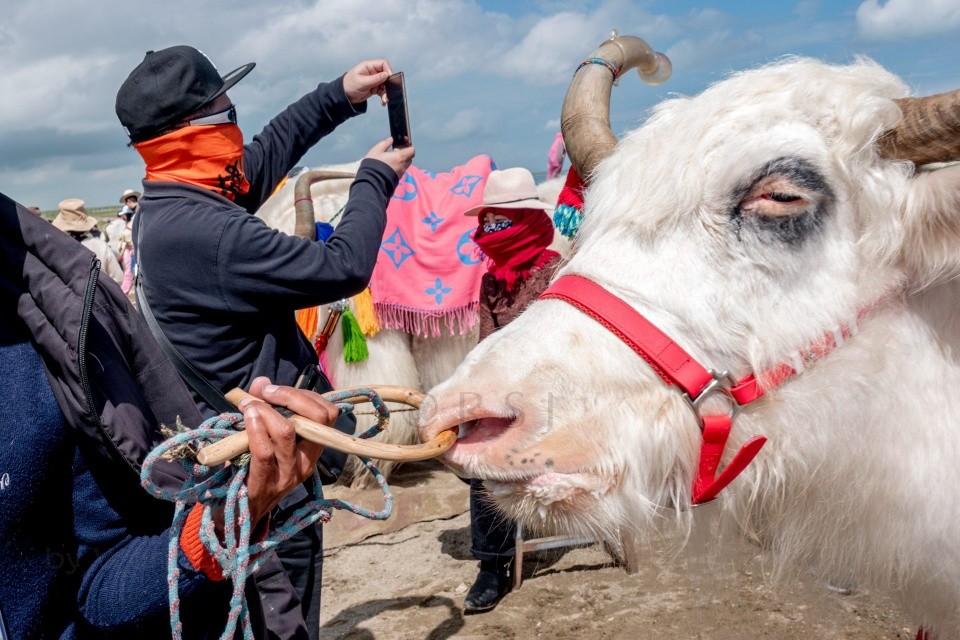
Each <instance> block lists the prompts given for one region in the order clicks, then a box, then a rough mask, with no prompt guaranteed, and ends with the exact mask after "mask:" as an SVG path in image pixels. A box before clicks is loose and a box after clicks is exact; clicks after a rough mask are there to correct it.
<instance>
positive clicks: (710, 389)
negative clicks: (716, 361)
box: [683, 369, 741, 428]
mask: <svg viewBox="0 0 960 640" xmlns="http://www.w3.org/2000/svg"><path fill="white" fill-rule="evenodd" d="M707 371H708V372H709V373H710V375H711V376H712V377H713V380H711V381H710V382H708V383H707V386H705V387H704V388H703V389H702V390H701V391H700V393H699V394H698V395H697V397H696V398H691V397H690V396H689V395H687V394H686V393H684V394H683V399H684V400H686V401H687V404H689V405H690V408H691V409H692V410H693V413H694V415H696V416H697V419H698V420H700V423H701V428H702V424H703V414H702V413H701V412H700V411H701V405H703V401H704V400H706V399H707V398H709V397H710V396H711V395H714V394H717V393H719V394H722V395H723V397H724V398H726V401H727V404H728V405H729V408H728V409H727V415H728V416H730V420H733V419H734V418H735V417H736V415H737V413H739V412H740V407H741V405H740V403H739V402H737V399H736V398H734V397H733V394H732V393H730V389H731V388H732V387H733V386H734V385H735V384H736V383H737V381H736V380H735V379H734V377H733V376H732V375H731V374H730V372H729V371H714V370H713V369H708V370H707Z"/></svg>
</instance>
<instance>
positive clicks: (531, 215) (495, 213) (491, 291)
mask: <svg viewBox="0 0 960 640" xmlns="http://www.w3.org/2000/svg"><path fill="white" fill-rule="evenodd" d="M552 208H553V207H552V206H551V205H548V204H546V203H544V202H541V201H540V200H538V199H537V188H536V185H535V184H534V181H533V175H532V174H531V173H530V172H529V171H527V170H526V169H523V168H513V169H504V170H502V171H493V172H491V173H490V176H489V177H488V178H487V183H486V185H485V186H484V189H483V204H481V205H479V206H477V207H474V208H472V209H469V210H467V211H466V212H465V215H468V216H477V217H478V225H477V230H476V231H475V232H474V235H473V240H474V242H476V243H477V246H479V247H480V250H481V251H483V253H484V255H486V256H487V260H488V262H487V273H485V274H483V278H482V279H481V281H480V309H479V314H478V315H479V321H480V336H479V337H480V340H483V339H484V338H486V337H487V336H489V335H490V334H491V333H493V332H495V331H497V330H498V329H501V328H502V327H504V326H506V325H507V324H509V323H510V322H512V321H513V320H514V319H515V318H516V317H517V316H519V315H520V314H521V313H523V311H524V310H525V309H526V308H527V307H528V306H530V304H531V303H532V302H533V301H534V300H536V299H537V297H539V295H540V294H541V293H543V291H544V290H545V289H546V288H547V285H548V284H550V279H551V278H552V277H553V274H554V272H555V271H556V270H557V267H558V266H559V265H560V254H558V253H557V252H556V251H551V250H550V249H549V248H548V247H549V246H550V244H551V243H552V242H553V236H554V232H553V224H552V223H551V222H550V218H549V217H548V216H547V214H546V213H545V211H546V210H549V209H552ZM470 535H471V539H472V545H471V549H470V550H471V552H472V553H473V555H474V556H475V557H476V558H477V559H478V560H479V561H480V572H479V573H478V574H477V578H476V580H475V581H474V583H473V586H472V587H470V590H469V591H468V592H467V596H466V598H464V601H463V607H464V611H465V612H466V613H480V612H483V611H489V610H490V609H493V608H494V607H495V606H497V603H498V602H499V601H500V600H501V599H502V598H503V596H505V595H506V594H507V592H508V591H509V590H510V583H511V582H510V577H511V572H510V567H511V564H512V562H513V558H514V554H515V551H516V544H515V537H516V524H515V523H514V522H513V521H512V520H509V519H507V518H505V517H504V516H503V515H502V514H500V513H499V512H497V511H496V509H495V508H494V507H493V504H491V503H490V501H489V499H488V498H487V496H486V493H485V489H484V487H483V481H481V480H476V479H473V480H471V481H470Z"/></svg>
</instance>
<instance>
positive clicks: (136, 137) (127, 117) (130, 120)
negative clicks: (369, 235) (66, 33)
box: [116, 45, 256, 142]
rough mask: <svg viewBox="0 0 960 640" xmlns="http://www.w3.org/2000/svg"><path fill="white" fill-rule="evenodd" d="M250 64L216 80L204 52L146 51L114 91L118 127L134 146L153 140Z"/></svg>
mask: <svg viewBox="0 0 960 640" xmlns="http://www.w3.org/2000/svg"><path fill="white" fill-rule="evenodd" d="M254 66H256V63H254V62H250V63H247V64H245V65H243V66H242V67H239V68H237V69H234V70H233V71H231V72H230V73H228V74H227V75H225V76H223V77H221V76H220V73H219V72H218V71H217V68H216V67H214V66H213V63H212V62H210V59H209V58H207V56H206V55H204V54H203V52H201V51H199V50H198V49H195V48H193V47H189V46H186V45H177V46H174V47H168V48H167V49H161V50H160V51H148V52H147V54H146V55H145V56H144V58H143V62H141V63H140V64H139V65H137V67H136V68H135V69H134V70H133V71H131V72H130V75H129V76H127V79H126V80H124V81H123V84H122V85H120V90H119V91H118V92H117V102H116V111H117V117H118V118H119V119H120V124H122V125H123V126H124V128H125V129H126V130H127V135H129V136H130V140H131V141H133V142H141V141H143V140H148V139H150V138H152V137H155V136H156V135H158V134H159V133H161V132H163V131H164V130H166V129H169V128H170V127H172V126H173V125H175V124H177V123H178V122H180V121H181V120H183V118H184V117H185V116H188V115H190V114H191V113H194V112H195V111H197V110H198V109H199V108H200V107H202V106H203V105H205V104H207V103H209V102H211V101H212V100H214V99H216V98H217V97H218V96H220V95H222V94H223V93H225V92H226V91H227V90H228V89H230V87H232V86H233V85H235V84H236V83H237V82H239V81H240V80H241V79H243V77H244V76H246V75H247V74H248V73H250V71H251V70H252V69H253V67H254Z"/></svg>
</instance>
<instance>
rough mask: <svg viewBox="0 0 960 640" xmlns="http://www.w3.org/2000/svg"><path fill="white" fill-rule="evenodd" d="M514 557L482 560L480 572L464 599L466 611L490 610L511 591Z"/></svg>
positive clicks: (464, 609) (464, 610) (481, 611)
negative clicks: (511, 572) (511, 571)
mask: <svg viewBox="0 0 960 640" xmlns="http://www.w3.org/2000/svg"><path fill="white" fill-rule="evenodd" d="M512 563H513V559H512V558H511V559H510V560H507V561H506V562H504V561H502V560H481V561H480V573H478V574H477V579H476V580H475V581H474V583H473V586H472V587H470V591H468V592H467V597H466V598H464V600H463V612H464V613H483V612H484V611H490V610H491V609H493V608H494V607H495V606H497V603H498V602H500V600H502V599H503V596H505V595H507V592H508V591H510V585H511V580H510V567H511V565H512Z"/></svg>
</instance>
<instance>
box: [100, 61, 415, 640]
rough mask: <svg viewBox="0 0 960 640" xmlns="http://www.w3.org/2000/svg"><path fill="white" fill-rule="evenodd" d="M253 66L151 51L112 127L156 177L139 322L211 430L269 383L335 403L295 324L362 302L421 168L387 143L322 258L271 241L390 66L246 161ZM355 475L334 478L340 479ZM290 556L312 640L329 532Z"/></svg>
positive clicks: (143, 205)
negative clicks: (401, 194) (267, 209)
mask: <svg viewBox="0 0 960 640" xmlns="http://www.w3.org/2000/svg"><path fill="white" fill-rule="evenodd" d="M253 66H254V64H253V63H249V64H247V65H244V66H243V67H240V68H239V69H236V70H235V71H232V72H230V73H228V74H226V75H225V76H223V77H221V76H220V74H219V72H218V71H217V70H216V68H215V67H214V66H213V64H212V63H211V62H210V60H208V59H207V57H206V56H205V55H203V54H202V53H201V52H199V51H198V50H196V49H194V48H192V47H188V46H175V47H170V48H168V49H163V50H160V51H151V52H148V53H147V55H146V57H145V58H144V60H143V62H141V63H140V64H139V65H138V66H137V67H136V68H135V69H134V70H133V71H132V72H131V73H130V75H129V77H128V78H127V79H126V80H125V81H124V82H123V84H122V86H121V87H120V90H119V91H118V93H117V100H116V111H117V116H118V117H119V119H120V122H121V124H123V126H124V127H125V129H126V131H127V133H128V135H129V136H130V141H131V144H132V146H133V148H134V149H136V151H137V152H138V153H139V154H140V155H141V156H142V158H143V160H144V162H145V164H146V177H145V179H144V181H143V195H142V197H141V198H140V203H139V209H138V215H137V217H136V219H135V223H134V244H135V246H136V251H137V260H138V269H139V278H140V279H141V282H140V285H139V289H138V299H139V302H138V306H140V307H141V309H144V308H147V307H148V308H149V311H150V312H152V315H153V316H155V318H156V323H157V325H158V327H159V330H160V331H162V332H163V334H164V335H165V336H166V338H167V339H168V340H169V342H170V343H171V344H172V347H173V348H174V349H175V350H176V352H177V353H178V354H179V356H180V357H182V358H183V360H185V361H186V363H188V364H189V365H190V366H191V367H192V368H193V370H194V371H195V372H196V374H197V375H198V376H199V377H201V378H202V381H200V382H191V386H193V387H194V399H195V400H196V402H197V404H198V406H199V407H200V411H201V413H202V414H203V415H204V416H210V415H215V414H216V413H219V411H220V410H221V409H219V408H217V407H216V406H215V403H216V402H217V400H218V398H217V397H216V396H217V395H218V394H219V393H223V392H226V391H228V390H229V389H231V388H234V387H246V386H248V385H249V384H250V382H251V381H252V380H254V379H255V378H257V377H260V376H265V377H267V378H269V379H271V380H273V381H275V382H276V383H278V384H284V385H291V386H292V385H296V386H299V387H305V388H312V389H316V390H318V391H326V390H329V388H330V385H329V382H327V381H326V379H325V378H324V377H323V376H322V373H320V372H319V368H318V366H317V365H318V360H317V355H316V353H315V352H314V350H313V348H312V346H311V345H310V342H309V341H308V340H307V338H306V336H304V335H303V333H302V332H301V331H300V330H299V328H298V326H297V324H296V319H295V311H296V310H297V309H301V308H304V307H311V306H317V305H320V304H326V303H329V302H333V301H336V300H339V299H341V298H344V297H348V296H352V295H355V294H357V293H359V292H360V291H362V290H363V288H364V287H366V285H367V283H368V282H369V280H370V277H371V275H372V273H373V267H374V265H375V264H376V258H377V252H378V251H379V247H380V242H381V239H382V236H383V230H384V226H385V224H386V206H387V201H388V198H389V197H390V195H391V194H392V193H393V191H394V190H395V189H396V187H397V184H398V181H399V178H400V176H402V175H403V173H404V171H405V170H406V168H407V167H408V166H409V165H410V163H411V161H412V159H413V155H414V150H413V148H412V147H408V148H405V149H398V150H394V151H391V150H390V144H391V141H390V139H389V138H388V139H387V140H384V141H382V142H380V143H379V144H377V145H375V146H374V147H373V148H372V149H371V150H370V151H369V153H367V156H366V158H364V160H363V161H362V162H361V163H360V168H359V170H358V171H357V177H356V179H355V181H354V183H353V185H352V186H351V188H350V199H349V202H348V204H347V207H346V209H345V211H344V214H343V218H342V221H341V222H340V224H339V225H338V226H337V229H336V231H335V232H334V233H333V235H332V236H331V237H330V238H329V239H328V240H327V241H326V242H325V243H317V242H312V241H310V240H308V239H305V238H298V237H295V236H288V235H286V234H284V233H281V232H279V231H275V230H273V229H270V228H269V227H267V226H266V225H265V224H264V223H263V221H261V220H260V219H258V218H256V217H255V216H252V215H250V214H251V213H253V212H254V211H255V210H256V209H257V208H258V207H259V206H260V205H261V204H262V203H263V202H264V201H265V200H266V199H267V198H268V197H269V195H270V194H271V193H272V192H273V191H274V188H275V187H276V186H277V184H278V183H279V182H280V181H281V179H283V178H284V177H285V176H286V174H287V172H288V171H289V170H290V169H291V167H293V166H294V165H295V164H296V162H297V161H298V160H300V158H301V157H302V156H303V154H304V153H305V152H306V151H307V150H308V149H310V147H312V146H313V145H314V144H316V143H317V142H318V141H319V140H320V139H321V138H322V137H324V136H325V135H327V134H328V133H330V132H331V131H333V129H334V128H335V127H337V126H338V125H339V124H341V123H343V122H344V121H345V120H347V119H348V118H350V117H353V116H355V115H357V114H359V113H363V112H364V111H365V110H366V100H367V99H368V98H370V97H372V96H374V95H380V96H381V97H382V98H383V97H385V89H384V81H385V80H386V79H387V77H388V76H389V75H390V73H391V69H390V65H389V64H388V63H387V61H385V60H375V61H366V62H361V63H360V64H358V65H357V66H355V67H353V68H352V69H350V70H349V71H348V72H347V73H346V74H344V75H343V76H341V77H340V78H338V79H336V80H334V81H333V82H330V83H321V84H320V85H319V86H318V87H317V88H316V89H315V90H314V91H311V92H310V93H308V94H307V95H305V96H303V97H302V98H300V99H299V100H298V101H297V102H295V103H293V104H292V105H290V106H289V107H287V108H286V109H285V110H284V111H283V112H281V113H280V114H279V115H277V116H276V117H275V118H273V120H271V121H270V122H269V123H268V124H267V126H266V127H265V128H264V129H263V131H261V132H260V133H259V134H258V135H256V136H254V138H253V140H252V141H250V142H249V143H247V144H246V145H244V144H243V142H244V139H243V134H242V133H241V131H240V129H239V127H238V126H237V124H236V121H237V117H236V109H235V107H234V106H233V104H232V102H231V100H230V98H229V96H228V95H227V93H226V92H227V90H228V89H230V88H231V87H232V86H233V85H234V84H235V83H236V82H238V81H239V80H240V79H241V78H243V77H244V76H245V75H246V74H247V73H248V72H249V71H250V70H251V69H252V68H253ZM191 375H192V374H191ZM188 379H189V378H188ZM207 383H209V388H208V390H207V392H206V393H201V392H200V391H199V390H198V388H207V386H206V385H207ZM210 389H212V390H213V394H214V397H213V398H212V399H211V398H210V397H209V396H210ZM341 427H342V425H341ZM346 429H349V430H352V429H351V427H350V425H347V426H346ZM344 459H345V457H341V458H332V457H331V458H327V457H324V458H323V462H324V463H325V466H326V467H327V468H331V467H336V466H338V465H342V464H343V460H344ZM341 468H342V466H341ZM330 471H331V472H332V473H333V474H334V475H336V473H338V471H339V470H338V469H336V468H331V469H330ZM306 499H307V493H306V491H304V490H302V489H300V490H298V491H297V492H295V493H294V494H292V495H291V496H289V497H288V498H287V499H286V500H285V501H284V503H283V504H282V505H281V510H280V511H278V512H277V513H274V514H273V521H274V522H275V523H280V522H283V521H284V520H285V519H286V517H288V516H289V515H290V514H292V512H293V511H294V510H295V509H296V508H297V507H298V506H299V505H300V504H301V503H302V502H303V501H304V500H306ZM279 554H280V557H281V560H282V561H283V562H284V565H285V566H286V567H287V568H288V573H289V574H290V578H291V581H292V582H293V584H294V586H295V587H296V589H297V592H298V594H299V596H300V601H301V605H302V607H303V611H304V615H305V618H306V620H307V623H308V628H309V629H310V630H311V636H312V637H315V636H316V634H318V633H319V619H320V576H321V570H322V559H323V555H322V527H321V525H319V524H318V525H316V526H315V527H314V528H312V529H311V530H309V531H305V532H303V534H302V535H300V536H298V537H295V538H294V539H292V540H291V541H289V542H285V543H284V544H282V545H281V547H280V551H279Z"/></svg>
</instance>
